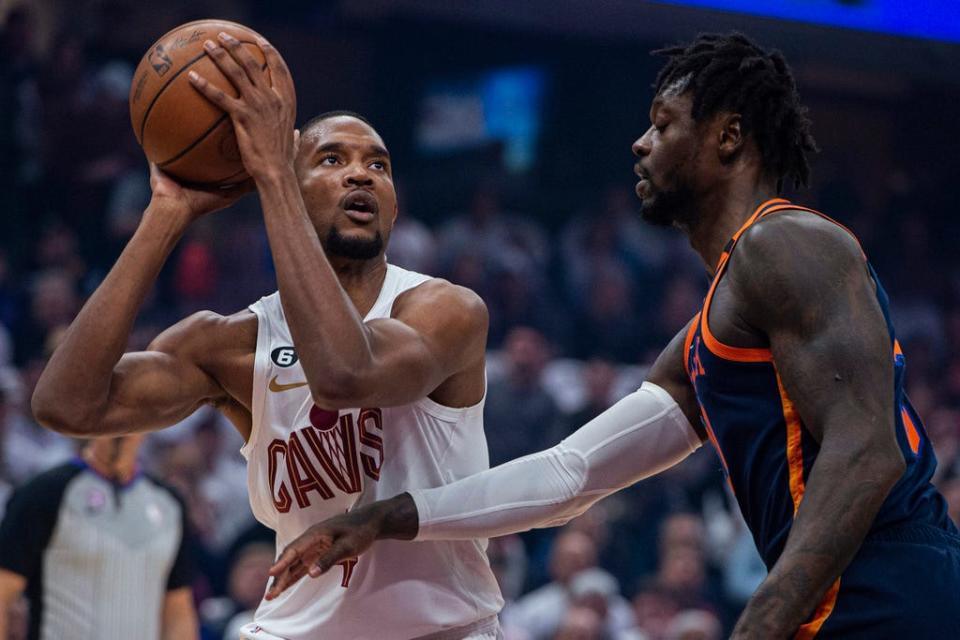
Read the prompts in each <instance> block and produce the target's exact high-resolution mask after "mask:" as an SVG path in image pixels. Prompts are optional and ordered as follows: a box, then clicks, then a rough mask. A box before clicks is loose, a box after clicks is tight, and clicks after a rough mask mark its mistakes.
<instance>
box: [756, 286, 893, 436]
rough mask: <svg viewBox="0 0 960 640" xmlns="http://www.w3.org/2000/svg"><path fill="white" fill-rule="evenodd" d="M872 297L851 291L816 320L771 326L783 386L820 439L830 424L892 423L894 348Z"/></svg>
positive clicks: (841, 426)
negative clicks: (807, 323) (806, 322)
mask: <svg viewBox="0 0 960 640" xmlns="http://www.w3.org/2000/svg"><path fill="white" fill-rule="evenodd" d="M870 297H871V296H869V294H867V293H866V292H862V293H861V294H859V295H855V296H851V297H850V298H848V299H847V300H846V301H845V302H844V303H842V304H836V305H834V308H832V309H829V310H828V312H827V313H825V315H824V316H823V317H822V318H820V319H819V320H818V321H816V322H815V324H813V325H812V326H803V324H802V323H800V322H798V323H791V324H789V325H786V326H781V327H777V328H775V329H772V330H771V331H770V332H769V338H770V349H771V352H772V353H773V359H774V362H775V363H776V367H777V373H778V376H779V378H780V382H781V384H782V386H783V390H784V391H785V392H786V395H787V397H789V398H790V399H791V401H792V402H793V404H794V405H795V407H796V409H797V412H798V413H799V416H800V418H801V419H802V420H803V423H804V425H805V426H806V427H807V429H808V430H809V431H810V432H811V434H812V435H813V436H814V438H816V439H817V440H818V441H822V440H823V438H824V436H825V429H829V428H831V427H834V428H843V429H847V428H853V427H854V425H855V424H864V421H866V422H865V424H873V423H887V422H890V420H891V418H892V416H893V406H892V404H893V353H892V348H891V346H890V340H889V336H888V333H887V331H886V324H885V321H884V318H883V315H882V312H881V311H880V308H879V305H878V304H877V302H876V298H875V297H873V299H872V300H871V299H870ZM881 390H886V391H881ZM888 426H889V425H888ZM890 433H891V434H892V433H893V431H892V428H891V429H890Z"/></svg>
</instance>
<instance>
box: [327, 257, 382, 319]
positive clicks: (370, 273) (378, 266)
mask: <svg viewBox="0 0 960 640" xmlns="http://www.w3.org/2000/svg"><path fill="white" fill-rule="evenodd" d="M330 266H332V267H333V270H334V272H335V273H336V274H337V279H338V280H339V281H340V286H342V287H343V290H344V291H346V292H347V296H348V297H349V298H350V300H351V301H352V302H353V306H355V307H356V308H357V311H358V312H359V313H360V315H361V316H364V315H366V314H367V312H368V311H370V308H371V307H372V306H373V303H374V302H376V301H377V297H378V296H379V295H380V289H381V287H383V280H384V278H386V277H387V258H386V256H385V255H383V254H380V255H379V256H378V257H376V258H373V259H371V260H350V259H349V258H339V257H333V256H331V257H330Z"/></svg>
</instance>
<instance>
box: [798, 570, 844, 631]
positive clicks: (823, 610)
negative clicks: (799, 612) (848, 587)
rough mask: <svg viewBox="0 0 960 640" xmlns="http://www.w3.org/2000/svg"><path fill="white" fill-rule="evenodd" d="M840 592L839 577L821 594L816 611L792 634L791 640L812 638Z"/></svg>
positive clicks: (831, 610) (828, 615)
mask: <svg viewBox="0 0 960 640" xmlns="http://www.w3.org/2000/svg"><path fill="white" fill-rule="evenodd" d="M839 593H840V578H837V579H836V581H835V582H834V583H833V584H832V585H830V588H829V589H827V592H826V593H825V594H824V595H823V599H822V600H820V604H819V605H817V609H816V611H814V612H813V619H812V620H810V622H807V623H806V624H804V625H802V626H801V627H800V629H798V630H797V633H796V635H794V636H793V640H812V639H813V638H814V637H816V635H817V634H818V633H820V628H821V627H823V623H824V622H826V621H827V618H829V617H830V614H831V613H833V609H834V608H835V607H836V606H837V595H838V594H839Z"/></svg>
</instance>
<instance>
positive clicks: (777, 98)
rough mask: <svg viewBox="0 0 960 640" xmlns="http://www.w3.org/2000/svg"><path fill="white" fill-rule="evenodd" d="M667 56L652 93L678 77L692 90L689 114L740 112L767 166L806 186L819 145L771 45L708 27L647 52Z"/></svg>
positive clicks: (779, 177)
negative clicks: (685, 40) (811, 157)
mask: <svg viewBox="0 0 960 640" xmlns="http://www.w3.org/2000/svg"><path fill="white" fill-rule="evenodd" d="M652 53H653V55H659V56H666V57H667V58H668V60H667V64H666V65H665V66H664V67H663V69H661V70H660V73H659V74H658V75H657V81H656V84H655V85H654V88H655V90H656V92H657V94H659V93H661V92H662V91H664V90H665V89H669V88H671V87H673V86H674V85H675V84H676V83H681V84H680V85H679V86H678V87H677V89H678V90H679V91H680V92H681V93H687V92H688V91H689V92H691V94H692V97H693V113H692V114H691V115H692V116H693V119H694V120H700V119H701V118H705V117H710V116H712V115H714V114H716V113H719V112H721V111H731V112H734V113H739V114H740V115H741V118H742V120H741V128H742V130H743V133H744V135H752V136H753V139H754V140H755V141H756V143H757V146H758V147H759V149H760V155H761V158H762V161H763V164H764V167H765V169H766V170H768V171H769V172H770V173H772V174H773V175H775V176H776V177H777V190H778V191H782V188H783V180H784V179H785V178H789V179H792V180H793V183H794V186H796V187H800V186H804V187H805V186H807V184H808V182H809V180H810V163H809V160H808V159H807V155H808V154H811V153H815V152H817V151H818V149H817V143H816V141H815V140H814V139H813V135H812V134H811V133H810V126H811V123H810V118H809V117H807V108H806V107H805V106H803V105H802V104H801V103H800V96H799V95H798V94H797V85H796V82H795V81H794V78H793V73H792V72H791V70H790V67H789V66H788V65H787V61H786V60H784V58H783V55H782V54H781V53H780V52H779V51H776V50H773V51H764V50H763V49H761V48H760V46H758V45H757V44H756V43H755V42H753V41H752V40H750V39H749V38H747V37H746V36H745V35H743V34H741V33H736V32H734V33H729V34H717V33H707V34H701V35H699V36H697V38H696V39H695V40H694V41H693V42H691V43H688V44H679V45H675V46H672V47H666V48H664V49H658V50H656V51H653V52H652Z"/></svg>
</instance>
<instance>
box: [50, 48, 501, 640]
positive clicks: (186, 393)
mask: <svg viewBox="0 0 960 640" xmlns="http://www.w3.org/2000/svg"><path fill="white" fill-rule="evenodd" d="M222 35H223V34H221V38H220V41H219V43H218V44H214V43H212V42H211V43H210V44H209V45H208V52H209V55H210V56H211V57H212V58H213V59H214V61H215V62H216V63H217V64H218V65H219V66H220V68H221V69H222V70H223V71H224V72H225V73H226V74H227V76H228V77H229V78H230V79H231V81H232V82H233V84H234V85H235V86H236V88H237V89H238V91H239V93H240V97H239V98H230V97H229V96H226V95H225V94H224V93H222V92H220V91H219V90H216V89H214V88H213V87H212V86H210V85H208V84H207V83H206V82H205V81H203V80H202V79H200V78H197V77H192V78H191V81H192V82H193V83H194V85H195V86H196V87H197V89H198V90H199V91H201V92H202V93H203V94H204V95H206V96H207V97H208V98H210V99H211V101H213V102H215V103H216V104H218V105H220V106H221V107H222V108H224V110H226V111H227V112H228V113H229V114H230V115H231V117H232V119H233V123H234V127H235V129H236V132H237V139H238V143H239V146H240V151H241V155H242V158H243V161H244V165H245V166H246V169H247V171H248V173H249V174H250V176H251V180H252V182H254V183H255V185H256V188H257V190H258V192H259V196H260V202H261V206H262V209H263V215H264V220H265V223H266V228H267V234H268V237H269V241H270V248H271V251H272V253H273V259H274V264H275V266H276V272H277V282H278V287H279V291H278V293H274V294H273V295H271V296H267V297H266V298H263V299H261V300H260V301H259V302H257V303H255V304H253V305H251V306H250V308H249V309H248V310H244V311H241V312H239V313H235V314H233V315H230V316H219V315H217V314H214V313H210V312H206V313H198V314H195V315H193V316H191V317H189V318H187V319H185V320H183V321H181V322H180V323H178V324H176V325H174V326H173V327H171V328H169V329H167V330H166V331H164V332H163V333H162V334H161V335H160V336H158V337H157V338H156V340H154V341H153V343H152V344H151V345H150V346H149V347H148V349H147V351H144V352H139V353H127V354H124V353H123V351H124V348H125V346H126V344H127V339H128V336H129V333H130V330H131V327H132V325H133V322H134V319H135V318H136V315H137V311H138V309H139V307H140V305H141V304H142V302H143V299H144V298H145V296H146V295H147V293H148V292H149V291H150V289H151V287H152V286H153V284H154V281H155V279H156V276H157V273H158V272H159V271H160V269H161V267H162V266H163V264H164V262H165V261H166V259H167V257H168V256H169V254H170V252H171V251H172V249H173V247H174V246H175V245H176V243H177V241H178V240H179V239H180V238H181V237H182V235H183V233H184V232H185V230H186V229H187V227H188V226H189V224H190V223H191V222H192V221H193V220H195V219H196V218H198V217H199V216H201V215H203V214H205V213H209V212H211V211H214V210H217V209H220V208H223V207H225V206H228V205H229V204H231V203H232V202H233V201H234V200H236V199H237V198H238V197H239V196H240V195H242V193H243V192H244V191H245V190H248V189H249V187H250V186H251V185H243V186H240V187H237V188H235V189H231V190H226V191H212V192H206V191H200V190H195V189H189V188H187V187H185V186H182V185H179V184H177V183H176V182H175V181H173V180H172V179H170V178H169V177H168V176H165V175H164V174H163V173H162V172H160V171H159V170H157V169H156V168H155V167H151V172H152V173H151V187H152V189H153V197H152V200H151V202H150V205H149V206H148V208H147V210H146V211H145V212H144V215H143V219H142V220H141V223H140V226H139V228H138V229H137V232H136V233H135V234H134V236H133V237H132V238H131V240H130V242H129V243H128V245H127V246H126V248H125V249H124V251H123V253H122V254H121V256H120V258H119V259H118V260H117V263H116V264H115V265H114V267H113V269H112V270H111V271H110V273H109V274H108V275H107V277H106V278H105V279H104V281H103V283H102V284H101V285H100V287H99V288H98V289H97V290H96V291H95V292H94V294H93V295H92V296H91V297H90V299H89V300H88V301H87V303H86V305H85V306H84V308H83V309H82V310H81V312H80V314H79V315H78V316H77V318H76V319H75V320H74V322H73V324H72V325H71V327H70V329H69V331H68V332H67V335H66V338H65V339H64V341H63V343H62V344H61V346H60V347H59V349H57V351H56V352H55V353H54V355H53V357H52V358H51V360H50V363H49V364H48V366H47V369H46V370H45V371H44V373H43V376H42V377H41V379H40V382H39V383H38V385H37V390H36V392H35V394H34V397H33V408H34V412H35V414H36V416H37V418H38V420H40V421H41V422H42V423H43V424H45V425H46V426H48V427H50V428H53V429H55V430H57V431H60V432H63V433H68V434H72V435H79V436H93V435H97V436H100V435H106V434H120V433H129V432H132V431H148V430H153V429H160V428H163V427H166V426H168V425H171V424H173V423H175V422H177V421H179V420H182V419H183V418H185V417H186V416H188V415H190V414H191V413H192V412H193V411H194V410H196V409H197V407H199V406H200V405H202V404H212V405H214V406H216V407H217V408H219V409H220V410H221V411H222V412H223V413H224V414H225V415H226V416H227V417H228V418H230V420H231V421H232V422H233V424H234V425H236V427H237V429H238V430H239V431H240V433H241V434H242V435H243V437H244V439H245V441H246V444H245V445H244V447H243V449H242V452H243V454H244V456H245V457H246V458H247V460H248V469H249V472H248V488H249V491H250V500H251V505H252V507H253V511H254V513H255V515H256V516H257V518H258V519H259V520H260V521H261V522H263V523H264V524H266V525H267V526H269V527H271V528H273V529H274V530H275V531H276V532H277V545H278V547H279V548H280V549H282V548H283V547H285V546H287V545H288V544H289V543H290V542H291V541H292V540H294V539H295V538H296V537H297V536H299V535H300V534H301V533H302V532H303V531H304V530H305V529H306V528H307V527H308V526H309V525H311V524H313V523H316V522H319V521H321V520H323V519H325V518H327V517H329V516H333V515H335V514H338V513H343V512H345V511H347V510H348V509H350V508H351V507H353V506H354V505H356V504H364V503H366V502H371V501H373V500H376V499H378V498H382V497H388V496H391V495H394V494H396V493H397V492H399V491H401V490H403V489H405V488H409V487H434V486H438V485H440V484H444V483H447V482H450V481H452V480H455V479H457V478H459V477H462V476H466V475H469V474H472V473H475V472H477V471H480V470H482V469H484V468H485V467H486V466H487V450H486V442H485V440H484V436H483V427H482V421H481V417H482V410H483V399H484V393H485V388H486V383H485V373H484V348H485V342H486V331H487V314H486V308H485V307H484V305H483V302H482V301H481V300H480V299H479V298H478V297H477V296H476V295H475V294H474V293H473V292H471V291H469V290H467V289H464V288H462V287H457V286H454V285H452V284H450V283H449V282H446V281H443V280H437V279H433V278H429V277H427V276H423V275H420V274H416V273H412V272H409V271H405V270H403V269H400V268H397V267H394V266H392V265H388V264H387V262H386V257H385V254H384V248H385V245H386V243H387V240H388V239H389V236H390V230H391V229H392V227H393V223H394V220H395V218H396V215H397V200H396V193H395V191H394V186H393V180H392V173H391V166H390V156H389V153H388V152H387V150H386V148H385V145H384V143H383V141H382V140H381V138H380V136H379V135H378V134H377V132H376V131H375V130H374V129H373V128H372V127H371V126H370V125H369V124H368V123H367V122H366V121H364V120H363V119H362V118H360V117H358V116H356V115H350V114H344V113H343V112H338V113H333V114H326V115H324V116H320V117H318V118H315V119H314V120H312V121H310V122H309V123H307V125H306V126H305V127H304V129H303V132H302V136H300V137H299V138H296V137H295V136H294V129H293V111H294V109H293V105H290V104H286V103H284V102H283V100H282V99H281V98H280V96H281V95H292V93H293V92H292V91H289V92H286V93H285V92H282V91H280V92H278V91H276V90H275V89H274V87H275V86H279V84H280V83H291V82H292V81H291V79H290V76H289V72H288V71H287V69H286V67H285V66H284V65H283V62H282V60H281V59H280V57H279V56H278V55H277V53H276V51H275V50H274V49H273V47H271V46H270V45H269V44H267V43H266V42H262V43H261V47H262V48H263V50H264V53H265V55H266V58H267V61H268V68H269V74H268V73H266V72H264V71H263V70H261V69H260V67H259V66H258V65H257V64H256V63H255V62H254V61H253V59H252V58H251V56H249V54H247V53H246V52H245V51H244V50H243V49H242V48H241V47H240V46H239V43H237V42H236V41H235V40H233V39H231V38H229V37H227V38H223V37H222ZM271 79H272V80H271ZM484 547H485V544H484V542H482V541H481V542H474V541H465V542H441V543H428V544H423V545H414V546H413V547H410V546H409V545H403V546H400V545H398V548H397V549H394V548H392V547H390V546H388V545H382V546H380V547H379V548H378V551H377V553H375V554H369V555H365V556H364V557H363V558H362V559H359V560H357V559H356V558H348V559H345V560H344V562H342V563H341V565H340V571H339V572H330V573H328V576H327V577H326V578H324V579H321V580H303V581H301V582H300V583H299V584H298V585H295V586H294V587H293V588H292V589H290V590H289V591H287V592H285V593H284V594H283V595H282V596H280V597H277V598H275V599H271V600H270V601H264V602H263V603H261V606H260V607H259V609H258V611H257V613H256V616H255V619H254V622H253V623H251V624H250V625H248V626H247V627H246V628H245V629H244V631H243V637H244V638H249V639H252V640H261V639H263V640H273V639H278V638H279V639H284V640H312V639H315V638H351V639H356V640H359V639H362V638H369V639H380V638H398V639H399V638H423V637H429V638H432V639H439V638H444V639H445V638H451V639H454V638H456V639H460V638H495V637H496V636H497V634H498V627H497V619H496V614H497V611H498V610H499V609H500V607H501V606H502V599H501V596H500V592H499V589H498V587H497V584H496V581H495V579H494V577H493V574H492V572H491V571H490V567H489V565H488V563H487V559H486V555H485V553H484ZM264 586H266V585H264Z"/></svg>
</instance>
